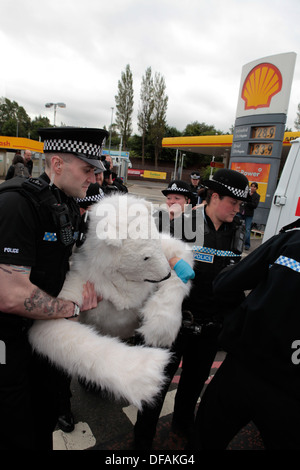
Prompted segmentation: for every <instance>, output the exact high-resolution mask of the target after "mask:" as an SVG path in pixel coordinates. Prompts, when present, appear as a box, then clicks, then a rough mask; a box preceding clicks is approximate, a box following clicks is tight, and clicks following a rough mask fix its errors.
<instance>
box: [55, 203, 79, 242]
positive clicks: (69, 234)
mask: <svg viewBox="0 0 300 470" xmlns="http://www.w3.org/2000/svg"><path fill="white" fill-rule="evenodd" d="M51 209H52V213H53V216H54V219H55V222H56V224H57V226H58V229H59V238H60V241H61V242H62V243H63V244H64V245H66V246H68V245H71V244H72V243H73V242H74V239H73V231H72V223H71V220H70V214H69V209H68V206H67V205H66V204H53V205H52V207H51Z"/></svg>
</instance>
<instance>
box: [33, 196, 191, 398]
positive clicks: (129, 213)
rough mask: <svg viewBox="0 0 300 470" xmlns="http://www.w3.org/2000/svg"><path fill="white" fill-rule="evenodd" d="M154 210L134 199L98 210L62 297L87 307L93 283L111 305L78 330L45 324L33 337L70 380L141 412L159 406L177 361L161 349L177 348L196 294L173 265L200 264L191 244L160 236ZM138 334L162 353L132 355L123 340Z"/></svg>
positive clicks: (112, 200)
mask: <svg viewBox="0 0 300 470" xmlns="http://www.w3.org/2000/svg"><path fill="white" fill-rule="evenodd" d="M151 210H152V207H151V204H150V203H148V202H146V201H145V200H144V199H138V198H136V197H134V196H130V195H114V196H111V197H107V198H104V199H103V200H102V201H100V202H99V203H97V204H95V205H94V206H93V209H92V211H91V213H90V222H89V231H88V234H87V237H86V241H85V243H84V245H83V246H82V247H81V248H80V249H79V250H78V251H76V252H75V253H74V254H73V256H72V265H71V270H70V271H69V273H68V275H67V277H66V281H65V284H64V287H63V289H62V291H61V293H60V295H59V297H61V298H64V299H68V300H73V301H74V302H76V303H78V304H79V305H80V304H81V301H82V288H83V284H84V283H85V282H87V281H91V282H93V283H94V285H95V289H96V291H97V293H98V294H99V295H102V296H103V300H102V301H101V302H99V304H98V307H97V308H96V309H93V310H90V311H88V312H82V313H81V314H80V317H79V318H80V322H81V324H77V325H76V326H75V327H73V322H68V321H67V320H57V321H47V322H37V323H36V324H35V325H34V326H33V328H32V331H31V334H30V338H31V343H32V344H33V346H34V347H35V348H36V349H37V350H38V351H39V352H40V353H41V354H44V355H46V356H47V357H49V358H50V359H51V360H52V361H53V362H55V363H56V364H58V365H60V366H61V367H63V368H64V369H65V370H66V371H68V372H69V373H70V374H74V373H76V374H79V375H81V376H82V377H84V378H85V379H87V380H89V381H92V382H95V383H96V384H98V385H100V386H102V387H105V388H107V389H108V390H110V391H111V392H112V393H113V394H114V395H115V396H117V397H118V396H124V397H126V398H127V399H128V400H129V401H130V402H131V403H135V404H140V403H141V401H145V402H146V401H151V400H152V398H153V396H154V395H155V394H156V392H157V391H158V390H159V388H160V385H161V384H162V381H163V369H164V367H165V365H166V364H167V362H168V360H169V356H168V353H167V352H166V351H164V350H160V349H157V348H159V347H170V346H171V344H172V343H173V341H174V339H175V338H176V336H177V333H178V331H179V328H180V325H181V304H182V301H183V299H184V297H185V296H186V295H187V294H188V292H189V290H190V282H188V283H187V284H184V283H183V282H182V281H181V280H180V279H179V278H178V277H177V275H176V274H175V272H174V271H172V272H171V270H170V267H169V263H168V260H169V259H170V258H171V257H174V256H177V257H178V258H183V259H184V260H185V261H187V262H188V263H189V264H190V265H191V266H192V264H193V261H192V255H191V252H190V251H189V250H188V249H187V248H186V245H185V244H184V243H183V242H181V241H180V240H175V239H172V238H171V237H170V236H167V235H162V236H161V235H160V234H159V233H158V232H157V229H156V227H155V224H154V219H153V217H152V215H151ZM170 273H171V276H170V277H169V278H168V279H166V280H163V279H165V278H166V277H167V276H169V275H170ZM150 281H152V282H150ZM45 323H46V325H44V324H45ZM71 324H72V325H71ZM88 325H92V326H93V329H92V330H91V329H89V328H88ZM75 328H76V330H75ZM44 329H45V332H44ZM95 329H96V330H97V332H98V334H97V333H96V331H95ZM135 331H138V332H139V333H140V334H142V335H143V337H144V340H145V343H146V344H147V345H150V346H154V347H153V348H146V347H145V348H142V347H130V346H127V345H125V344H123V343H120V341H119V340H117V339H116V337H118V338H128V337H130V336H132V335H133V334H134V333H135ZM75 333H76V334H75ZM103 335H109V336H110V337H108V336H106V337H104V336H103ZM113 337H115V338H113ZM42 338H43V339H42ZM52 350H53V351H52ZM83 356H84V357H83Z"/></svg>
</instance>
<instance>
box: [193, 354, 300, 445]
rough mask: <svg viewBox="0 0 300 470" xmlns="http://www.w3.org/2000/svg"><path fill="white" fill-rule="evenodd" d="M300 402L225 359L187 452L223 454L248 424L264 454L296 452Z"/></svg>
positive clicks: (205, 399)
mask: <svg viewBox="0 0 300 470" xmlns="http://www.w3.org/2000/svg"><path fill="white" fill-rule="evenodd" d="M299 420H300V398H299V400H296V399H295V398H294V397H292V396H289V395H287V393H286V392H285V391H283V390H281V389H279V388H276V387H275V386H274V385H273V384H272V383H271V382H268V381H267V380H266V379H264V378H261V377H259V376H256V374H255V373H253V372H252V371H250V370H247V368H246V367H245V366H244V364H242V363H239V362H238V360H236V359H235V358H234V357H232V356H230V355H228V356H227V357H226V359H225V361H224V362H223V364H222V365H221V367H220V368H219V370H218V371H217V373H216V374H215V376H214V378H213V380H212V381H211V382H210V384H209V385H208V387H207V388H206V390H205V393H204V395H203V397H202V399H201V402H200V405H199V408H198V412H197V417H196V422H195V433H194V435H193V439H192V441H191V443H190V445H189V450H225V449H226V448H227V446H228V444H229V443H230V442H231V440H232V439H233V437H234V436H235V435H236V434H237V433H238V432H239V431H240V430H241V429H242V428H243V427H244V426H246V425H247V424H248V423H249V422H250V421H253V422H254V424H255V425H256V426H257V428H258V430H259V431H260V434H261V437H262V439H263V441H264V445H265V448H266V449H268V450H300V427H299Z"/></svg>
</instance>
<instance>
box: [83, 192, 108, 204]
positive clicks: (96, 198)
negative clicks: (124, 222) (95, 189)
mask: <svg viewBox="0 0 300 470" xmlns="http://www.w3.org/2000/svg"><path fill="white" fill-rule="evenodd" d="M103 197H104V194H103V193H102V194H100V193H99V194H95V195H94V196H86V197H84V198H83V199H80V198H77V199H76V201H77V202H78V203H79V202H92V203H94V202H98V201H100V200H101V199H102V198H103Z"/></svg>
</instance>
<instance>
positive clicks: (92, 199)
mask: <svg viewBox="0 0 300 470" xmlns="http://www.w3.org/2000/svg"><path fill="white" fill-rule="evenodd" d="M102 198H103V191H102V190H101V188H100V186H99V184H98V183H91V184H90V185H89V187H88V190H87V192H86V196H85V197H84V198H77V199H76V202H78V204H79V206H80V207H82V208H83V209H87V208H88V207H89V206H91V205H92V204H95V203H96V202H99V201H101V199H102Z"/></svg>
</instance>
